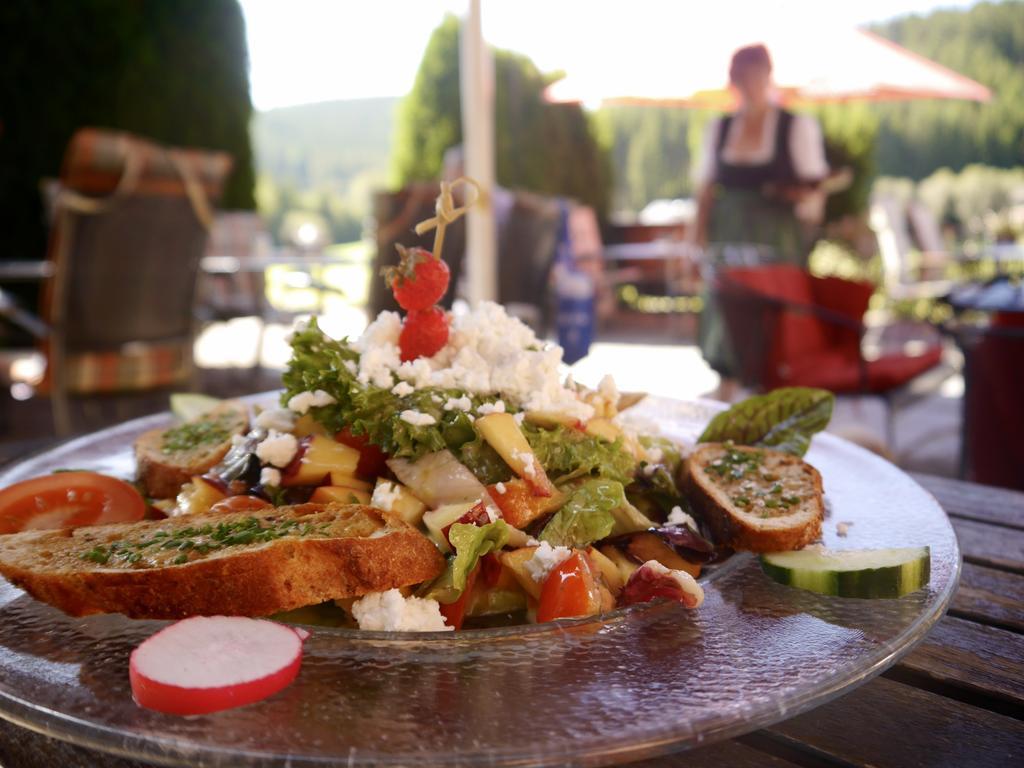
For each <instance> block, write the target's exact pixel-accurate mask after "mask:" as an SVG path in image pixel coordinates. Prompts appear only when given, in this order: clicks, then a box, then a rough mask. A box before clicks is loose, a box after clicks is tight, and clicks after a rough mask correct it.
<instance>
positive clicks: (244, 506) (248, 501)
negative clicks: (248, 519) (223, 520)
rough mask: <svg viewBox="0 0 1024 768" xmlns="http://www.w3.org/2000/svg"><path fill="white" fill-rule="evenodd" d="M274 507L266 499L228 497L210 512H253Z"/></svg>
mask: <svg viewBox="0 0 1024 768" xmlns="http://www.w3.org/2000/svg"><path fill="white" fill-rule="evenodd" d="M272 506H274V505H273V504H271V503H270V502H269V501H267V500H266V499H261V498H260V497H259V496H229V497H228V498H226V499H224V500H223V501H218V502H217V503H216V504H214V505H213V506H212V507H210V511H211V512H222V513H223V512H255V511H256V510H257V509H267V508H268V507H272Z"/></svg>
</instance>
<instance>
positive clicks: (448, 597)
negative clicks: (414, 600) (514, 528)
mask: <svg viewBox="0 0 1024 768" xmlns="http://www.w3.org/2000/svg"><path fill="white" fill-rule="evenodd" d="M508 535H509V533H508V525H506V524H505V521H504V520H495V521H494V522H493V523H488V524H487V525H468V524H466V523H455V524H454V525H453V526H452V527H451V528H450V529H449V531H448V541H450V542H451V545H452V549H454V550H455V552H454V554H452V555H450V556H449V557H448V565H447V567H446V568H445V570H444V573H442V574H441V575H440V576H438V577H437V579H436V580H435V581H434V583H433V584H431V585H430V587H429V588H428V589H427V592H426V594H425V597H427V598H430V599H432V600H437V601H438V602H439V603H446V604H449V603H454V602H455V601H456V600H458V599H459V598H460V597H461V596H462V592H463V590H465V589H466V580H467V579H468V578H469V574H470V573H471V572H472V571H473V569H474V568H476V565H477V563H478V562H480V558H481V557H483V556H484V555H486V554H487V553H488V552H497V551H499V550H500V549H501V548H502V547H504V546H505V545H506V544H507V543H508Z"/></svg>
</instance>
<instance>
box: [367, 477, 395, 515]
mask: <svg viewBox="0 0 1024 768" xmlns="http://www.w3.org/2000/svg"><path fill="white" fill-rule="evenodd" d="M401 496H402V489H401V488H399V487H398V486H397V485H396V484H395V483H391V482H388V481H387V480H382V481H380V482H379V483H377V486H376V487H375V488H374V489H373V496H372V498H371V499H370V506H372V507H376V508H377V509H383V510H384V511H385V512H390V511H391V508H392V506H394V503H395V502H396V501H398V499H399V498H400V497H401Z"/></svg>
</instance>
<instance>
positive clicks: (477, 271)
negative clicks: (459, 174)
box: [459, 0, 498, 303]
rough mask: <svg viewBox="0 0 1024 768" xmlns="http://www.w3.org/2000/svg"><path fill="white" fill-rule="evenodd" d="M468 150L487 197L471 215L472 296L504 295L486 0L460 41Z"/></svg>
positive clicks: (476, 3)
mask: <svg viewBox="0 0 1024 768" xmlns="http://www.w3.org/2000/svg"><path fill="white" fill-rule="evenodd" d="M459 48H460V51H459V53H460V68H459V69H460V72H461V83H460V85H461V98H462V142H463V144H462V149H463V153H464V158H465V168H466V175H467V176H470V177H472V178H473V179H476V181H477V182H478V183H479V184H480V188H481V191H482V192H483V194H482V195H481V201H480V204H479V205H476V206H473V208H472V209H470V211H469V212H468V213H467V214H466V258H465V262H464V263H465V266H466V298H467V299H469V301H470V303H475V302H478V301H482V300H489V301H494V300H496V299H497V296H498V280H497V274H498V271H497V261H498V259H497V251H498V244H497V230H496V227H495V223H494V206H493V205H492V204H491V190H493V189H494V59H493V57H492V56H491V52H490V50H489V49H488V47H487V45H486V43H485V42H484V36H483V32H482V29H481V18H480V0H469V9H468V11H467V13H466V17H465V19H464V20H463V23H462V37H461V40H460V46H459Z"/></svg>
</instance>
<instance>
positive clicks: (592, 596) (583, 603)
mask: <svg viewBox="0 0 1024 768" xmlns="http://www.w3.org/2000/svg"><path fill="white" fill-rule="evenodd" d="M600 610H601V593H600V590H599V589H598V584H597V577H596V576H595V575H594V570H593V566H592V565H591V564H590V560H589V558H587V556H586V554H584V553H583V552H574V553H573V554H572V555H571V556H570V557H569V558H568V559H567V560H564V561H563V562H561V563H559V564H558V565H557V566H556V567H554V568H552V569H551V573H549V574H548V577H547V579H545V580H544V586H543V587H542V588H541V593H540V605H538V606H537V621H553V620H554V619H566V618H571V617H574V616H593V615H594V614H595V613H598V612H600Z"/></svg>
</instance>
